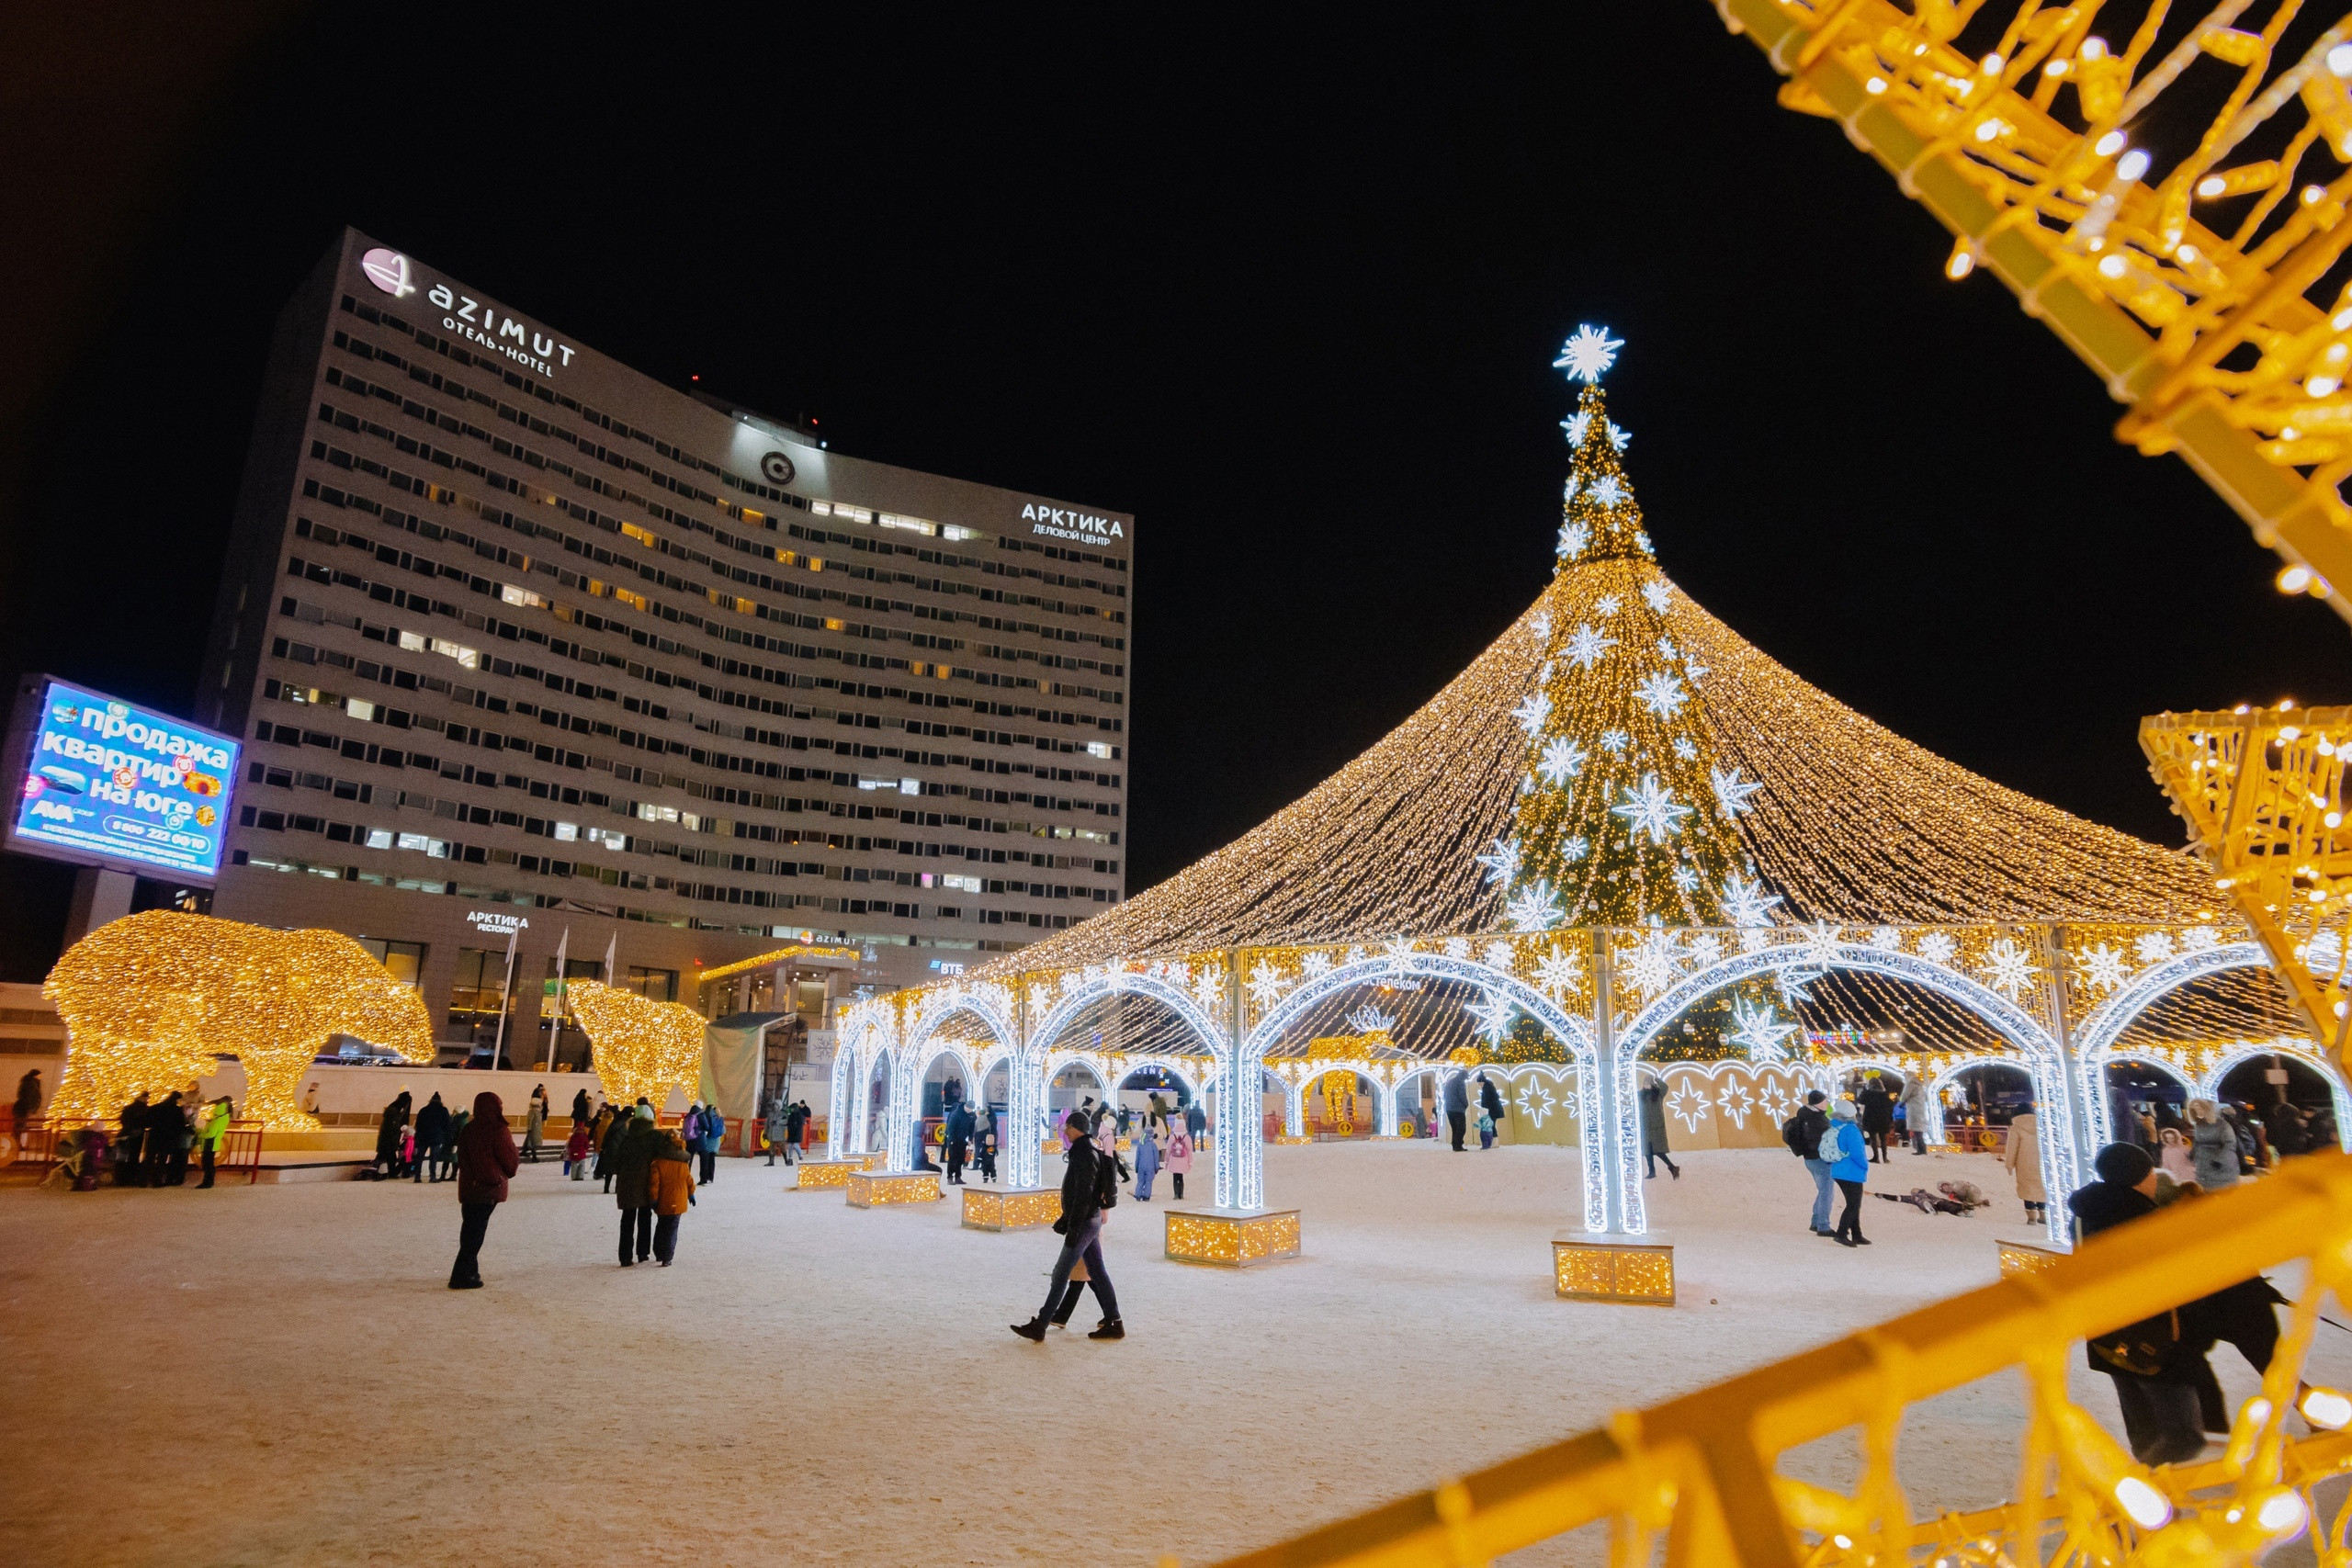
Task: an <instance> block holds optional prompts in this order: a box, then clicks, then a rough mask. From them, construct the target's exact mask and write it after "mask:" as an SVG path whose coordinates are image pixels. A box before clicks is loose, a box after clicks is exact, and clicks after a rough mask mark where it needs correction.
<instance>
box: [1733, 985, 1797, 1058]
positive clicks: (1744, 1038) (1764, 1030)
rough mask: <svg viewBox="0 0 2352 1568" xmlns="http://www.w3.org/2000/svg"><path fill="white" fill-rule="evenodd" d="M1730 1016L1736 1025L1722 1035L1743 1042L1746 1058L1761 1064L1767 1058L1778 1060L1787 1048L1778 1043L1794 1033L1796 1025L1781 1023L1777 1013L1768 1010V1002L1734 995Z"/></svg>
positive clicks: (1769, 1005) (1769, 1006) (1770, 1008)
mask: <svg viewBox="0 0 2352 1568" xmlns="http://www.w3.org/2000/svg"><path fill="white" fill-rule="evenodd" d="M1731 1016H1732V1021H1733V1022H1735V1023H1736V1024H1738V1025H1739V1027H1738V1028H1737V1029H1736V1030H1735V1031H1733V1032H1732V1033H1731V1034H1730V1035H1728V1036H1727V1037H1726V1038H1728V1039H1729V1040H1730V1041H1731V1042H1732V1043H1734V1044H1736V1045H1744V1046H1746V1047H1747V1059H1748V1060H1749V1061H1751V1062H1754V1063H1756V1064H1757V1065H1758V1066H1763V1065H1764V1064H1765V1063H1768V1062H1777V1061H1780V1060H1781V1059H1782V1058H1783V1057H1784V1056H1786V1055H1788V1052H1787V1048H1786V1047H1784V1046H1783V1045H1782V1044H1781V1042H1782V1041H1784V1040H1786V1039H1787V1038H1788V1037H1789V1036H1790V1035H1792V1034H1794V1033H1795V1032H1797V1026H1796V1025H1795V1024H1793V1023H1782V1022H1781V1015H1780V1014H1779V1013H1777V1012H1775V1011H1774V1010H1772V1006H1771V1004H1770V1003H1769V1002H1767V1003H1763V1004H1761V1005H1758V1004H1753V1003H1750V1002H1749V1001H1748V1000H1747V998H1745V997H1738V998H1733V1001H1732V1004H1731Z"/></svg>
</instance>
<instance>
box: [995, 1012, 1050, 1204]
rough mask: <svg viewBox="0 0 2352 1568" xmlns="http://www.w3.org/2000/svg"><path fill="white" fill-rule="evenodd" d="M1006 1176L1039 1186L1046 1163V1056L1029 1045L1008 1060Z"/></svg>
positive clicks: (1010, 1181) (1008, 1180)
mask: <svg viewBox="0 0 2352 1568" xmlns="http://www.w3.org/2000/svg"><path fill="white" fill-rule="evenodd" d="M1004 1065H1005V1075H1004V1079H1005V1083H1004V1089H1005V1094H1004V1123H1005V1134H1004V1143H1005V1148H1004V1179H1005V1181H1006V1183H1007V1184H1008V1185H1010V1186H1013V1187H1035V1186H1036V1185H1037V1184H1038V1182H1039V1180H1040V1179H1041V1175H1040V1172H1041V1170H1042V1168H1043V1165H1044V1158H1043V1156H1042V1155H1041V1154H1040V1152H1039V1150H1040V1145H1042V1144H1043V1142H1044V1138H1045V1126H1046V1057H1045V1054H1044V1053H1043V1052H1041V1051H1035V1050H1032V1049H1030V1048H1028V1047H1026V1046H1024V1047H1023V1048H1022V1049H1021V1050H1019V1051H1016V1052H1014V1053H1012V1055H1010V1056H1007V1057H1006V1058H1005V1059H1004Z"/></svg>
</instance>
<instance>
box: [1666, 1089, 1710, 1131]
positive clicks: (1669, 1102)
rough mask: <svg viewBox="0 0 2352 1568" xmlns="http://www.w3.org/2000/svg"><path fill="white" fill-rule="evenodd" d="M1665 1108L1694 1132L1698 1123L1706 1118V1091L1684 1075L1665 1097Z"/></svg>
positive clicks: (1697, 1127)
mask: <svg viewBox="0 0 2352 1568" xmlns="http://www.w3.org/2000/svg"><path fill="white" fill-rule="evenodd" d="M1666 1108H1667V1110H1668V1111H1671V1112H1672V1113H1673V1114H1674V1115H1675V1116H1677V1117H1679V1119H1680V1120H1681V1122H1682V1124H1683V1125H1684V1126H1686V1127H1688V1128H1690V1129H1691V1131H1692V1132H1694V1133H1695V1132H1697V1131H1698V1130H1699V1123H1700V1122H1703V1121H1705V1120H1706V1119H1707V1091H1706V1090H1705V1089H1701V1088H1699V1087H1698V1085H1697V1084H1696V1083H1694V1082H1692V1081H1691V1078H1690V1077H1688V1076H1685V1077H1681V1078H1680V1079H1679V1081H1678V1082H1677V1083H1676V1084H1675V1086H1674V1092H1673V1093H1672V1094H1670V1095H1668V1096H1667V1097H1666Z"/></svg>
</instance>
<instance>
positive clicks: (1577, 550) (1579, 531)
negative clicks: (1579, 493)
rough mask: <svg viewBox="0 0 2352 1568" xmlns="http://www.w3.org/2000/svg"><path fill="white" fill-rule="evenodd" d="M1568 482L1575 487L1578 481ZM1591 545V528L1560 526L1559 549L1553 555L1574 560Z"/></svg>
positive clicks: (1578, 525)
mask: <svg viewBox="0 0 2352 1568" xmlns="http://www.w3.org/2000/svg"><path fill="white" fill-rule="evenodd" d="M1568 482H1569V483H1570V484H1571V485H1573V484H1575V482H1576V481H1575V480H1574V479H1571V480H1569V481H1568ZM1590 543H1592V530H1591V529H1590V528H1589V527H1587V526H1586V525H1583V524H1581V523H1563V524H1561V525H1560V543H1559V547H1558V548H1557V549H1555V551H1553V553H1554V554H1555V555H1559V556H1565V557H1566V558H1568V559H1570V560H1574V559H1576V558H1577V557H1578V556H1580V555H1582V554H1584V547H1586V546H1587V545H1589V544H1590Z"/></svg>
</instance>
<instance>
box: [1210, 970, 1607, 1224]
mask: <svg viewBox="0 0 2352 1568" xmlns="http://www.w3.org/2000/svg"><path fill="white" fill-rule="evenodd" d="M1391 979H1424V980H1453V981H1455V982H1458V983H1460V984H1462V985H1465V986H1476V987H1481V988H1482V989H1484V990H1486V991H1487V992H1489V993H1491V994H1493V995H1495V996H1498V997H1500V998H1505V999H1507V1000H1508V1001H1510V1004H1511V1005H1512V1006H1513V1007H1514V1008H1516V1009H1517V1010H1519V1011H1521V1012H1523V1013H1525V1014H1526V1015H1527V1016H1528V1017H1530V1018H1532V1019H1533V1020H1534V1021H1536V1022H1538V1023H1540V1024H1542V1025H1543V1026H1544V1028H1545V1029H1547V1030H1549V1031H1550V1032H1552V1035H1553V1037H1554V1038H1555V1039H1557V1040H1559V1041H1561V1042H1562V1043H1565V1044H1566V1046H1567V1047H1568V1050H1569V1053H1570V1054H1571V1055H1573V1057H1574V1058H1575V1061H1576V1064H1577V1065H1578V1066H1589V1067H1594V1068H1598V1067H1599V1066H1600V1057H1599V1053H1598V1052H1597V1050H1596V1049H1595V1046H1594V1042H1593V1032H1592V1025H1591V1023H1590V1021H1588V1020H1586V1019H1583V1018H1580V1017H1578V1016H1577V1014H1575V1013H1572V1012H1569V1011H1568V1010H1566V1009H1565V1008H1563V1007H1562V1006H1561V1005H1560V1004H1559V1003H1557V1002H1555V1001H1554V1000H1553V999H1552V998H1549V997H1547V996H1545V995H1544V993H1543V992H1542V991H1540V990H1537V989H1536V988H1535V987H1532V986H1531V985H1529V984H1528V983H1527V982H1526V981H1524V980H1522V979H1521V978H1520V977H1519V976H1516V975H1513V974H1510V973H1509V972H1508V971H1506V970H1501V969H1497V968H1495V967H1493V966H1492V965H1491V964H1482V963H1480V962H1478V961H1477V960H1476V959H1470V958H1450V957H1447V956H1446V955H1445V954H1443V953H1419V952H1414V953H1378V954H1375V955H1373V956H1370V957H1366V958H1363V959H1359V960H1358V961H1357V962H1355V963H1353V964H1337V965H1335V966H1333V967H1332V968H1330V969H1328V970H1326V971H1324V973H1322V974H1321V975H1318V976H1316V977H1315V978H1313V979H1311V980H1307V981H1305V982H1303V983H1302V984H1300V985H1299V986H1298V987H1296V988H1295V989H1294V990H1292V992H1291V993H1290V994H1289V995H1288V996H1286V997H1283V998H1282V999H1281V1000H1280V1001H1278V1002H1276V1003H1275V1004H1274V1005H1273V1006H1272V1007H1271V1008H1269V1009H1267V1010H1266V1011H1265V1013H1264V1015H1263V1016H1262V1017H1261V1018H1260V1019H1259V1020H1258V1024H1257V1027H1256V1028H1254V1029H1252V1030H1250V1034H1249V1038H1248V1040H1247V1041H1246V1042H1244V1044H1243V1049H1242V1053H1241V1054H1242V1055H1243V1056H1244V1057H1245V1058H1246V1059H1248V1060H1250V1061H1253V1062H1257V1063H1260V1064H1263V1062H1264V1061H1265V1055H1266V1051H1267V1049H1268V1048H1269V1047H1270V1046H1272V1044H1273V1043H1275V1042H1276V1041H1278V1040H1280V1039H1281V1038H1282V1035H1283V1032H1284V1031H1285V1030H1287V1029H1289V1028H1290V1027H1291V1025H1292V1024H1294V1023H1295V1022H1297V1021H1299V1020H1300V1019H1301V1018H1303V1017H1305V1016H1306V1013H1307V1011H1308V1010H1310V1009H1312V1008H1313V1007H1315V1006H1316V1004H1317V1003H1318V1002H1321V1001H1322V1000H1323V999H1324V998H1328V997H1330V996H1332V995H1334V994H1336V993H1338V992H1340V991H1344V990H1346V989H1348V988H1349V987H1353V986H1372V985H1378V984H1379V983H1380V982H1381V981H1383V980H1391ZM1431 1065H1432V1066H1438V1067H1441V1068H1442V1066H1443V1064H1442V1063H1436V1064H1431ZM1417 1070H1418V1069H1417ZM1599 1077H1600V1074H1599V1072H1598V1071H1594V1072H1588V1073H1580V1074H1578V1075H1577V1122H1578V1125H1580V1126H1582V1127H1584V1128H1586V1129H1591V1128H1594V1127H1597V1126H1599V1125H1600V1111H1599V1105H1600V1100H1599V1097H1598V1094H1597V1092H1596V1091H1597V1089H1598V1088H1599V1085H1598V1083H1597V1082H1596V1080H1597V1079H1598V1078H1599ZM1374 1081H1375V1082H1377V1081H1378V1080H1377V1078H1376V1077H1375V1078H1374ZM1444 1081H1445V1080H1444V1079H1443V1078H1442V1077H1441V1078H1440V1079H1439V1082H1440V1083H1441V1084H1442V1083H1443V1082H1444ZM1294 1093H1295V1091H1294ZM1388 1099H1389V1107H1390V1109H1389V1115H1390V1116H1391V1119H1392V1124H1393V1118H1394V1113H1395V1110H1394V1108H1395V1102H1396V1094H1395V1086H1393V1085H1392V1086H1390V1088H1389V1096H1388ZM1581 1146H1582V1150H1583V1156H1584V1224H1585V1228H1586V1229H1587V1230H1593V1231H1598V1230H1605V1229H1606V1228H1608V1223H1609V1220H1608V1210H1607V1206H1606V1201H1605V1198H1604V1196H1603V1194H1604V1191H1605V1184H1606V1181H1607V1167H1608V1162H1607V1160H1606V1159H1605V1158H1604V1157H1603V1155H1602V1152H1601V1147H1600V1139H1598V1138H1596V1137H1592V1136H1589V1135H1588V1136H1586V1137H1585V1138H1584V1139H1583V1140H1582V1145H1581ZM1219 1148H1220V1150H1221V1149H1222V1148H1223V1145H1219ZM1224 1171H1225V1167H1224V1165H1223V1164H1222V1162H1220V1164H1219V1166H1218V1201H1219V1202H1223V1201H1226V1187H1225V1176H1224ZM1240 1192H1241V1201H1243V1202H1245V1203H1246V1204H1249V1205H1255V1204H1257V1203H1258V1202H1260V1201H1262V1198H1261V1194H1262V1192H1263V1184H1262V1182H1261V1181H1259V1180H1257V1179H1255V1167H1254V1166H1250V1167H1249V1168H1246V1172H1245V1174H1244V1175H1243V1176H1242V1178H1241V1180H1240Z"/></svg>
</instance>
